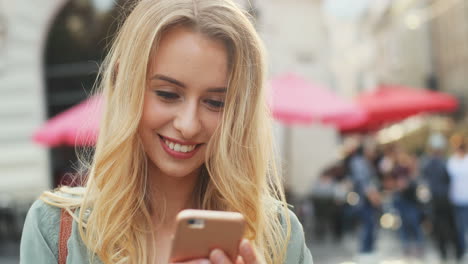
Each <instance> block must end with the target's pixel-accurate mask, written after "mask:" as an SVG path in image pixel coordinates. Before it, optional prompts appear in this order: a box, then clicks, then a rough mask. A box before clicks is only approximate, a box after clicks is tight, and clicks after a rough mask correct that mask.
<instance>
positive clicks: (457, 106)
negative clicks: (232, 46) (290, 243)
mask: <svg viewBox="0 0 468 264" xmlns="http://www.w3.org/2000/svg"><path fill="white" fill-rule="evenodd" d="M132 2H133V1H131V0H126V1H124V0H68V1H67V0H41V1H34V0H15V1H8V0H0V93H1V96H0V121H1V125H0V262H1V263H18V261H19V257H18V256H19V241H20V235H21V230H22V225H23V222H24V218H25V215H26V213H27V210H28V208H29V206H30V205H31V204H32V202H33V201H34V200H35V199H37V197H38V195H39V194H40V193H41V192H42V191H44V190H46V189H51V188H55V187H57V186H59V185H61V184H67V183H70V179H69V178H67V175H68V174H67V173H73V172H75V171H76V170H77V169H79V163H78V161H77V158H76V154H75V145H76V146H92V144H93V142H94V141H93V140H94V138H93V136H95V134H96V130H97V129H98V121H99V120H98V119H99V118H98V116H99V115H98V114H97V113H99V112H96V111H93V110H95V108H93V107H99V103H96V102H98V101H99V100H94V99H92V100H87V101H86V99H87V98H88V97H89V94H90V91H91V89H92V87H93V84H94V82H95V79H96V77H97V72H98V69H99V66H100V64H101V62H102V61H103V59H104V56H105V54H106V51H107V50H108V48H109V45H110V43H111V42H112V39H113V37H114V36H115V33H116V30H117V26H118V24H119V21H121V20H122V19H123V17H125V15H126V14H125V11H124V10H125V6H127V5H129V4H132ZM237 2H238V3H239V4H240V5H242V6H244V7H245V8H246V9H247V10H248V11H249V13H250V14H251V16H252V20H253V22H254V24H255V26H256V28H257V30H258V31H259V33H260V35H261V37H262V38H263V40H264V42H265V46H266V49H267V52H268V64H269V71H268V76H267V78H268V86H269V88H270V89H269V90H270V95H271V98H272V100H271V109H272V113H273V116H274V118H275V131H274V132H275V135H276V139H277V145H278V147H279V157H278V158H279V160H280V161H281V164H282V166H283V174H284V181H285V186H286V191H287V194H288V201H289V202H290V203H291V204H292V205H293V206H294V208H293V210H294V211H295V212H296V214H297V215H298V217H299V218H300V220H301V222H302V223H303V226H304V230H305V234H306V240H307V243H308V245H309V247H310V249H311V252H312V254H313V255H314V260H315V262H316V263H320V264H322V263H323V264H351V263H382V264H390V263H395V264H396V263H400V264H401V263H468V258H467V257H466V256H465V249H464V247H465V243H464V241H465V233H466V232H465V230H467V229H468V197H466V196H467V195H465V194H464V193H465V192H466V190H468V156H467V155H466V146H465V144H466V138H467V132H468V123H467V114H466V105H467V100H468V87H467V84H468V2H467V1H466V0H352V1H351V0H289V1H284V0H249V1H247V0H237ZM95 99H96V98H95ZM90 109H91V110H90ZM90 119H93V120H90ZM94 119H96V120H94ZM89 123H90V124H92V125H91V126H86V124H89ZM464 187H466V188H464ZM442 261H444V262H442Z"/></svg>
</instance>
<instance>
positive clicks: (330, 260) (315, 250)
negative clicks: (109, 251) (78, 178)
mask: <svg viewBox="0 0 468 264" xmlns="http://www.w3.org/2000/svg"><path fill="white" fill-rule="evenodd" d="M377 246H378V250H377V252H376V254H375V255H373V256H359V255H357V254H356V252H357V251H356V249H357V243H356V238H355V236H350V235H348V236H346V237H345V238H344V239H343V242H342V243H341V244H333V243H332V242H320V243H314V242H311V243H309V247H310V249H311V251H312V254H313V256H314V263H315V264H367V263H369V264H423V263H424V264H439V263H441V262H440V261H439V258H438V256H437V252H436V251H435V250H434V248H433V246H432V245H431V243H428V245H426V252H425V254H424V255H425V256H424V258H422V259H414V258H413V259H410V258H405V257H404V256H403V254H402V250H401V247H400V244H399V241H398V240H397V237H395V233H390V232H384V231H381V232H380V234H379V241H378V245H377ZM18 254H19V245H18V244H15V243H2V244H1V245H0V263H2V264H13V263H15V264H16V263H18V262H19V257H18ZM455 263H456V262H454V261H453V260H452V261H451V262H450V261H449V262H447V264H455Z"/></svg>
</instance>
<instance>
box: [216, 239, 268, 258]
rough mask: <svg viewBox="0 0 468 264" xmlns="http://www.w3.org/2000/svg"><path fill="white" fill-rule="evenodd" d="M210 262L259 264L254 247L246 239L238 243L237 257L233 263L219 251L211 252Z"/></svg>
mask: <svg viewBox="0 0 468 264" xmlns="http://www.w3.org/2000/svg"><path fill="white" fill-rule="evenodd" d="M210 262H211V263H212V264H260V261H259V258H258V256H257V253H256V252H255V249H254V247H253V246H252V244H251V243H250V242H249V240H247V239H243V240H242V242H241V243H240V245H239V256H237V259H236V262H235V263H232V261H231V260H230V259H229V258H228V257H227V256H226V254H225V253H224V252H223V251H222V250H219V249H214V250H213V251H211V253H210Z"/></svg>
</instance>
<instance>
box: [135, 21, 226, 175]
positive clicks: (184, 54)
mask: <svg viewBox="0 0 468 264" xmlns="http://www.w3.org/2000/svg"><path fill="white" fill-rule="evenodd" d="M227 78H228V62H227V52H226V48H225V46H224V44H223V43H222V42H220V41H217V40H213V39H210V38H207V37H205V36H203V35H201V34H200V33H195V32H193V31H191V30H190V29H187V28H183V27H177V28H174V29H172V30H170V31H168V32H166V33H165V34H164V35H163V37H162V39H161V41H160V43H159V46H158V49H157V52H156V53H155V54H154V56H153V57H151V58H150V68H149V71H148V77H147V79H148V80H147V85H146V90H145V98H144V105H143V116H142V119H141V121H140V125H139V129H138V133H139V135H140V137H141V139H142V142H143V145H144V148H145V152H146V155H147V157H148V161H149V171H150V173H158V174H162V175H166V176H172V177H184V176H187V175H198V172H199V169H200V167H201V166H202V164H203V163H204V162H205V153H206V147H207V144H208V142H209V140H210V139H211V137H212V136H213V134H214V131H215V130H216V128H217V127H218V124H219V122H220V118H221V114H222V111H223V106H224V100H225V94H226V89H227V81H228V80H227Z"/></svg>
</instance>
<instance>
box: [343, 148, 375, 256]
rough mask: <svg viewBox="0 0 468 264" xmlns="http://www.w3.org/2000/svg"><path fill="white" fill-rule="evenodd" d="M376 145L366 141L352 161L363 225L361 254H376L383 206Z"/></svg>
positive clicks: (351, 169) (353, 178) (351, 166)
mask: <svg viewBox="0 0 468 264" xmlns="http://www.w3.org/2000/svg"><path fill="white" fill-rule="evenodd" d="M376 150H377V149H376V145H375V143H374V142H371V141H364V142H363V143H362V145H361V146H360V147H358V149H357V150H356V153H355V154H354V155H353V157H352V158H351V160H350V165H349V166H350V175H351V179H352V182H353V185H354V188H355V191H356V193H357V194H358V195H359V197H360V204H359V212H360V214H359V216H360V220H361V225H362V231H361V234H360V253H362V254H365V255H367V254H370V253H372V252H374V249H375V240H376V229H377V217H376V216H377V213H378V210H379V208H380V205H381V196H380V192H379V189H378V176H377V171H376V167H375V165H374V159H375V157H376V153H377V152H376Z"/></svg>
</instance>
